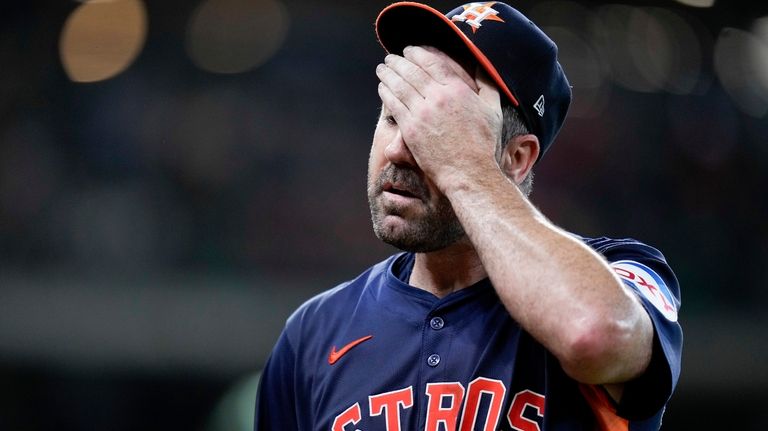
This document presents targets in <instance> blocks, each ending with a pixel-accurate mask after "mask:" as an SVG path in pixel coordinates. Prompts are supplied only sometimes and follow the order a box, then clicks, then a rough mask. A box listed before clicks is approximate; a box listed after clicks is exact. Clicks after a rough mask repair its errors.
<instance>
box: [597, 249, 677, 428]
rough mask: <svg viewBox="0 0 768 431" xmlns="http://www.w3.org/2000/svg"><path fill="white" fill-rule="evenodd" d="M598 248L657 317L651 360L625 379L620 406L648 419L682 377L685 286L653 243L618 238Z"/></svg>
mask: <svg viewBox="0 0 768 431" xmlns="http://www.w3.org/2000/svg"><path fill="white" fill-rule="evenodd" d="M595 249H596V251H598V252H600V253H601V254H602V255H603V256H605V257H606V259H607V260H608V261H609V263H610V265H611V267H612V268H613V270H614V271H615V272H616V274H617V275H618V276H619V277H620V278H621V280H622V281H623V282H624V283H625V284H626V285H627V286H628V287H629V288H630V289H631V290H632V291H633V292H634V293H635V294H636V295H637V297H638V298H639V299H640V301H641V303H642V305H643V307H645V310H646V311H647V312H648V315H649V316H650V318H651V321H652V323H653V327H654V339H653V353H652V356H651V362H650V364H649V366H648V368H647V369H646V371H645V373H643V375H642V376H640V377H638V378H637V379H634V380H632V381H630V382H627V383H626V384H625V386H624V392H623V395H622V399H621V403H620V404H619V406H618V414H619V415H620V416H622V417H625V418H627V419H630V420H642V419H647V418H649V417H652V416H655V415H657V414H660V412H662V411H663V409H664V406H665V405H666V403H667V402H668V401H669V398H670V396H671V395H672V392H673V391H674V389H675V386H676V385H677V382H678V379H679V377H680V361H681V353H682V345H683V332H682V328H681V327H680V324H679V322H678V310H679V309H680V287H679V285H678V281H677V278H676V277H675V274H674V273H673V272H672V269H671V268H670V267H669V265H668V264H667V262H666V259H665V258H664V256H663V255H662V254H661V252H659V251H658V250H656V249H654V248H653V247H650V246H648V245H645V244H642V243H640V242H637V241H634V240H613V241H610V242H607V243H604V244H601V246H599V247H595Z"/></svg>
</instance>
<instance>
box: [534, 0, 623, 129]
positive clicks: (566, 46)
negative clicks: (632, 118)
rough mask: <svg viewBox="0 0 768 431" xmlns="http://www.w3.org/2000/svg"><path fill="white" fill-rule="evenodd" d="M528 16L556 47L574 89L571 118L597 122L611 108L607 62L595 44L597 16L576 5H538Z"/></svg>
mask: <svg viewBox="0 0 768 431" xmlns="http://www.w3.org/2000/svg"><path fill="white" fill-rule="evenodd" d="M529 16H530V17H531V19H533V20H534V21H535V22H537V23H538V24H539V26H541V27H542V29H543V30H544V31H545V32H546V33H547V34H548V35H549V36H550V37H551V38H552V40H554V41H555V43H557V46H558V56H559V59H560V63H561V64H562V65H563V68H564V69H565V71H566V73H567V74H568V80H569V82H570V84H571V86H572V87H573V93H574V97H573V103H572V105H571V107H570V109H569V111H568V115H570V116H572V117H576V118H594V117H597V116H599V115H601V114H602V112H603V111H604V109H605V107H606V106H607V104H608V100H609V96H610V90H609V85H608V84H609V83H610V82H609V81H608V80H607V79H606V78H607V76H606V74H607V67H606V65H605V59H603V58H602V57H601V56H600V52H599V51H598V50H597V48H596V47H595V46H594V44H593V43H592V40H591V39H592V38H591V37H590V35H591V31H590V28H591V27H590V26H591V25H592V24H593V22H594V20H595V19H596V16H595V14H594V13H593V12H592V11H591V10H589V9H587V8H586V7H584V6H582V5H580V4H579V3H576V2H573V1H550V2H542V3H538V4H537V5H536V6H534V7H533V8H532V9H531V10H530V11H529Z"/></svg>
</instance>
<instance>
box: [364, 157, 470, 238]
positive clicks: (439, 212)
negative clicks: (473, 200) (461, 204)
mask: <svg viewBox="0 0 768 431" xmlns="http://www.w3.org/2000/svg"><path fill="white" fill-rule="evenodd" d="M387 181H390V182H396V181H397V182H400V183H403V184H407V185H408V187H409V188H410V189H412V190H417V191H418V192H419V195H420V197H421V199H422V203H423V204H424V211H423V212H422V213H421V214H418V215H407V214H405V212H406V211H408V209H406V208H400V207H398V206H397V205H394V204H388V203H385V202H384V200H383V199H382V188H383V185H384V183H386V182H387ZM368 205H369V206H370V209H371V222H372V223H373V231H374V233H375V234H376V236H377V237H378V238H379V239H380V240H382V241H384V242H385V243H387V244H390V245H392V246H394V247H397V248H399V249H400V250H404V251H409V252H414V253H427V252H431V251H437V250H441V249H444V248H446V247H448V246H449V245H452V244H454V243H456V242H457V241H458V240H459V239H461V238H463V237H464V235H465V233H464V227H463V226H462V225H461V223H460V222H459V219H458V218H457V217H456V213H454V211H453V207H452V206H451V203H450V201H449V200H448V198H447V197H445V196H440V197H439V198H438V199H437V201H436V202H434V203H432V200H431V199H430V194H429V189H428V188H427V187H426V186H425V185H424V183H423V182H422V180H421V178H420V177H419V175H418V174H417V173H416V172H415V171H413V170H410V169H405V168H397V167H395V166H393V165H389V166H387V167H386V168H385V169H384V170H382V171H381V173H380V174H379V177H378V178H376V179H375V180H373V179H372V178H371V175H370V172H369V174H368ZM390 215H391V216H397V217H400V219H401V223H397V224H392V223H387V222H386V221H385V218H386V217H387V216H390Z"/></svg>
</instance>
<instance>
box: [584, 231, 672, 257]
mask: <svg viewBox="0 0 768 431" xmlns="http://www.w3.org/2000/svg"><path fill="white" fill-rule="evenodd" d="M573 235H574V236H575V237H576V238H578V239H579V240H581V241H582V242H584V243H585V244H586V245H588V246H589V247H591V248H592V249H593V250H595V251H596V252H598V253H600V254H602V255H603V256H605V257H606V259H608V261H613V260H620V259H621V258H622V256H632V255H633V256H637V257H644V258H648V259H657V260H659V261H662V262H666V259H665V257H664V255H663V254H662V253H661V251H659V250H658V249H656V248H654V247H651V246H650V245H648V244H645V243H643V242H640V241H638V240H636V239H634V238H621V239H615V238H608V237H605V236H602V237H598V238H587V237H583V236H579V235H576V234H573Z"/></svg>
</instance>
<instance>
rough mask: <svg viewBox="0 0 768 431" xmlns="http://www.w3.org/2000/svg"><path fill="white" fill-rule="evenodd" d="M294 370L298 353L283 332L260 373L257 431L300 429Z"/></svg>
mask: <svg viewBox="0 0 768 431" xmlns="http://www.w3.org/2000/svg"><path fill="white" fill-rule="evenodd" d="M295 366H296V355H295V351H294V349H293V347H292V346H291V343H290V341H289V339H288V336H287V333H286V332H285V331H283V333H282V334H281V335H280V338H279V339H278V340H277V343H276V344H275V348H274V349H273V350H272V354H271V355H270V357H269V359H268V360H267V364H266V365H265V367H264V370H263V371H262V373H261V380H260V381H259V391H258V395H257V396H256V413H255V419H254V430H255V431H269V430H277V429H286V430H298V429H299V425H298V420H297V416H296V415H297V405H296V394H295V392H296V390H295V388H296V386H295V384H294V383H295Z"/></svg>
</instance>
